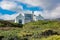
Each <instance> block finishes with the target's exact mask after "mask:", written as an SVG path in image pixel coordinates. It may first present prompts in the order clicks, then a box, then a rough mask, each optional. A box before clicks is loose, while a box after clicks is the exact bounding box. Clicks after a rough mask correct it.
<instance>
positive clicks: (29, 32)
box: [0, 20, 60, 40]
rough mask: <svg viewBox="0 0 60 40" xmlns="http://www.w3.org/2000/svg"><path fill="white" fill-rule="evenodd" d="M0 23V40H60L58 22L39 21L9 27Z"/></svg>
mask: <svg viewBox="0 0 60 40" xmlns="http://www.w3.org/2000/svg"><path fill="white" fill-rule="evenodd" d="M2 22H3V21H2ZM2 22H1V21H0V39H1V38H2V40H15V39H16V40H60V21H56V20H53V21H47V20H40V21H32V22H29V23H26V24H24V25H22V24H20V25H19V24H17V23H9V24H11V25H9V24H8V26H6V24H7V23H6V22H5V21H4V22H3V23H2ZM4 23H6V24H4ZM21 25H22V26H21ZM2 26H6V27H2ZM10 26H12V27H10ZM16 26H18V27H16Z"/></svg>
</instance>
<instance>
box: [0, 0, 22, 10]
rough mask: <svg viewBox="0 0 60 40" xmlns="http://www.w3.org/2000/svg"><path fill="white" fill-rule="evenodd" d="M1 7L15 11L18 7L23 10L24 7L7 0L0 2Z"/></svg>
mask: <svg viewBox="0 0 60 40" xmlns="http://www.w3.org/2000/svg"><path fill="white" fill-rule="evenodd" d="M0 7H1V8H2V9H5V10H11V11H15V10H17V9H21V10H22V9H23V8H22V6H20V5H18V4H17V3H15V2H13V1H6V0H3V1H2V2H0Z"/></svg>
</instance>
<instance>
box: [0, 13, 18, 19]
mask: <svg viewBox="0 0 60 40" xmlns="http://www.w3.org/2000/svg"><path fill="white" fill-rule="evenodd" d="M18 14H19V13H15V14H12V15H9V14H5V15H3V14H1V13H0V19H4V20H14V19H15V18H16V16H17V15H18Z"/></svg>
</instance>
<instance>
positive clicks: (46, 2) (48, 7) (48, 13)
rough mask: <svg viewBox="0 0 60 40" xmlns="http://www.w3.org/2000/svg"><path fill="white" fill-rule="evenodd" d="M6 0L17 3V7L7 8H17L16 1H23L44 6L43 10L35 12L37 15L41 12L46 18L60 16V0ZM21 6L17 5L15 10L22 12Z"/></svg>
mask: <svg viewBox="0 0 60 40" xmlns="http://www.w3.org/2000/svg"><path fill="white" fill-rule="evenodd" d="M5 1H12V2H13V3H11V2H10V3H11V5H15V7H14V6H11V7H8V8H6V9H15V8H16V6H17V5H16V3H15V2H22V3H25V4H29V5H32V6H38V7H42V8H43V11H37V12H35V13H36V14H37V15H38V14H39V13H40V14H41V15H42V16H43V17H44V18H46V19H53V18H60V11H59V10H60V0H5ZM5 4H6V3H4V5H5ZM8 5H9V6H10V4H9V2H8ZM28 7H30V6H28ZM2 8H4V7H2ZM19 8H20V6H19V7H18V6H17V8H16V10H15V11H17V12H21V11H22V10H21V9H19ZM21 8H22V7H21ZM22 9H23V8H22ZM41 12H42V13H41Z"/></svg>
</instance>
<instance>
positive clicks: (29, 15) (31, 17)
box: [15, 12, 43, 24]
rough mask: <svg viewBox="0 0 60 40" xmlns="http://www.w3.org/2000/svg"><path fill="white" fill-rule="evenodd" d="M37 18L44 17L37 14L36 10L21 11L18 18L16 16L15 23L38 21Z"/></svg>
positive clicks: (41, 18)
mask: <svg viewBox="0 0 60 40" xmlns="http://www.w3.org/2000/svg"><path fill="white" fill-rule="evenodd" d="M37 20H43V17H42V16H41V15H38V16H36V15H35V14H34V12H24V13H20V14H19V15H18V16H17V17H16V18H15V23H22V24H25V23H28V22H31V21H37Z"/></svg>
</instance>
